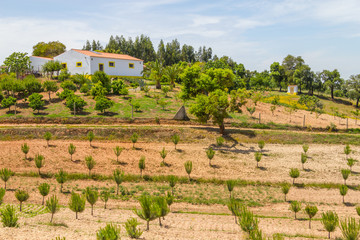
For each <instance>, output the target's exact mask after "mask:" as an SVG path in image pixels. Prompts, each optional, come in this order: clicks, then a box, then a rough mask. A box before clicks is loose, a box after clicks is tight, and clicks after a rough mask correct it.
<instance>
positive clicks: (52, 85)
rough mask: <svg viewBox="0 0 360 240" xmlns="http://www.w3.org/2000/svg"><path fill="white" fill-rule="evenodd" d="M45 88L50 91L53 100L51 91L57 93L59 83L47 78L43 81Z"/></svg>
mask: <svg viewBox="0 0 360 240" xmlns="http://www.w3.org/2000/svg"><path fill="white" fill-rule="evenodd" d="M43 88H44V90H45V91H46V92H48V93H49V102H51V93H52V92H53V93H56V92H57V91H58V90H59V87H58V85H57V84H56V82H54V81H49V80H46V81H45V82H44V83H43Z"/></svg>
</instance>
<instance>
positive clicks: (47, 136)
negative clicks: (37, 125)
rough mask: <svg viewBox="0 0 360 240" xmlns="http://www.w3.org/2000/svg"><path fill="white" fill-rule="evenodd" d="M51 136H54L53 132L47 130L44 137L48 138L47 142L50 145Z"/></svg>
mask: <svg viewBox="0 0 360 240" xmlns="http://www.w3.org/2000/svg"><path fill="white" fill-rule="evenodd" d="M51 138H52V134H51V132H46V133H45V134H44V139H45V140H46V144H47V146H48V147H49V146H50V145H49V141H50V140H51Z"/></svg>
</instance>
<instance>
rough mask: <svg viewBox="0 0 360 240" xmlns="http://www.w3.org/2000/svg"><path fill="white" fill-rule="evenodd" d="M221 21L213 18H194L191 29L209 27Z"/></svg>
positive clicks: (218, 18)
mask: <svg viewBox="0 0 360 240" xmlns="http://www.w3.org/2000/svg"><path fill="white" fill-rule="evenodd" d="M220 20H221V18H220V17H213V16H195V17H194V18H193V19H192V21H193V24H192V27H199V26H203V25H211V24H216V23H219V22H220Z"/></svg>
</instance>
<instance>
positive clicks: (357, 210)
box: [355, 206, 360, 216]
mask: <svg viewBox="0 0 360 240" xmlns="http://www.w3.org/2000/svg"><path fill="white" fill-rule="evenodd" d="M355 210H356V213H357V215H359V216H360V207H359V206H358V207H356V208H355Z"/></svg>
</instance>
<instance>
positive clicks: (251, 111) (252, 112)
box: [246, 107, 256, 116]
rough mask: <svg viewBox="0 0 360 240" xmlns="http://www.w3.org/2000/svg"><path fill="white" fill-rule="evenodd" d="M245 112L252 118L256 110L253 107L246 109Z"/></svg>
mask: <svg viewBox="0 0 360 240" xmlns="http://www.w3.org/2000/svg"><path fill="white" fill-rule="evenodd" d="M246 110H247V111H248V112H249V113H250V116H252V115H253V114H254V112H255V110H256V108H255V107H246Z"/></svg>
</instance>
